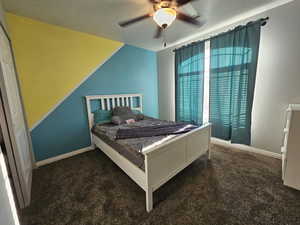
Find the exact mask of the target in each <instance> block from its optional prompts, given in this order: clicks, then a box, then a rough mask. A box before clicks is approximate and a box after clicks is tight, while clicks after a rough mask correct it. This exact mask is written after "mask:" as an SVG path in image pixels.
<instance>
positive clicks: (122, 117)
mask: <svg viewBox="0 0 300 225" xmlns="http://www.w3.org/2000/svg"><path fill="white" fill-rule="evenodd" d="M129 119H134V120H136V118H135V115H132V114H128V115H120V116H113V117H112V118H111V122H112V123H113V124H116V125H120V124H123V123H126V120H129Z"/></svg>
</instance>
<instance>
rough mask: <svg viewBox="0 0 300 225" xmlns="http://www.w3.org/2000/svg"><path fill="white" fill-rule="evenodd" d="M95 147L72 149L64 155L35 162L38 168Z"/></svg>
mask: <svg viewBox="0 0 300 225" xmlns="http://www.w3.org/2000/svg"><path fill="white" fill-rule="evenodd" d="M93 149H94V148H93V146H88V147H85V148H81V149H78V150H75V151H72V152H68V153H66V154H62V155H58V156H55V157H52V158H49V159H45V160H41V161H37V162H36V163H35V165H36V168H38V167H41V166H45V165H48V164H50V163H53V162H57V161H59V160H62V159H66V158H70V157H72V156H75V155H79V154H81V153H84V152H88V151H91V150H93Z"/></svg>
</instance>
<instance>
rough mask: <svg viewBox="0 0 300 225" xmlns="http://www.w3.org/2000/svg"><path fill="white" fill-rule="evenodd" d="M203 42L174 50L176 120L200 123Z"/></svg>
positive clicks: (201, 110) (202, 84)
mask: <svg viewBox="0 0 300 225" xmlns="http://www.w3.org/2000/svg"><path fill="white" fill-rule="evenodd" d="M203 76H204V42H198V43H193V44H191V45H188V46H185V47H183V48H180V49H177V50H176V51H175V108H176V112H175V113H176V121H182V122H189V123H193V124H196V125H201V124H202V118H203V116H202V114H203V89H204V78H203Z"/></svg>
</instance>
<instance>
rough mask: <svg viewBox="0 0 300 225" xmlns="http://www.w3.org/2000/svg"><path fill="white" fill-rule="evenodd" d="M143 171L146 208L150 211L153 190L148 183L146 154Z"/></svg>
mask: <svg viewBox="0 0 300 225" xmlns="http://www.w3.org/2000/svg"><path fill="white" fill-rule="evenodd" d="M145 172H146V190H145V191H146V210H147V212H150V211H151V210H152V209H153V190H152V187H151V185H150V183H149V165H148V156H147V154H146V155H145Z"/></svg>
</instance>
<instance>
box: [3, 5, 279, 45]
mask: <svg viewBox="0 0 300 225" xmlns="http://www.w3.org/2000/svg"><path fill="white" fill-rule="evenodd" d="M277 1H278V0H277ZM272 2H276V0H198V1H194V2H192V3H190V4H192V6H193V7H191V5H187V6H186V7H185V8H183V9H182V10H183V11H185V13H197V14H198V15H199V16H200V18H199V20H202V21H205V25H204V26H202V27H201V28H196V27H194V26H191V25H188V24H185V23H183V22H181V21H175V22H174V23H173V24H172V26H170V27H169V28H168V29H167V31H166V32H165V34H164V36H165V39H166V41H167V42H168V43H170V44H172V43H174V42H177V41H178V40H180V39H182V38H186V37H188V36H192V35H195V34H196V33H198V32H202V31H205V30H206V29H209V28H210V27H212V26H215V25H217V24H219V23H221V22H222V21H224V20H227V19H230V18H232V17H234V16H237V15H239V14H242V13H245V12H247V11H249V10H253V9H255V8H258V7H262V6H263V5H266V4H270V3H272ZM4 7H5V9H6V10H7V11H10V12H12V13H15V14H17V15H21V16H26V17H30V18H33V19H37V20H40V21H43V22H46V23H50V24H56V25H59V26H63V27H66V28H70V29H74V30H78V31H82V32H86V33H91V34H95V35H98V36H102V37H106V38H109V39H113V40H118V41H122V42H125V43H127V44H131V45H135V46H139V47H142V48H146V49H150V50H160V49H162V48H163V39H162V38H161V39H154V38H153V35H154V32H155V30H156V24H155V23H154V21H153V20H152V19H151V18H149V19H147V20H144V21H141V22H139V23H136V24H134V25H132V26H129V27H128V28H121V27H119V25H118V22H119V21H122V20H126V19H130V18H133V17H136V16H139V15H143V14H145V13H147V12H151V11H153V8H152V5H151V4H150V3H149V1H148V0H26V1H24V0H23V1H20V0H4ZM193 8H194V9H195V10H196V12H193Z"/></svg>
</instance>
